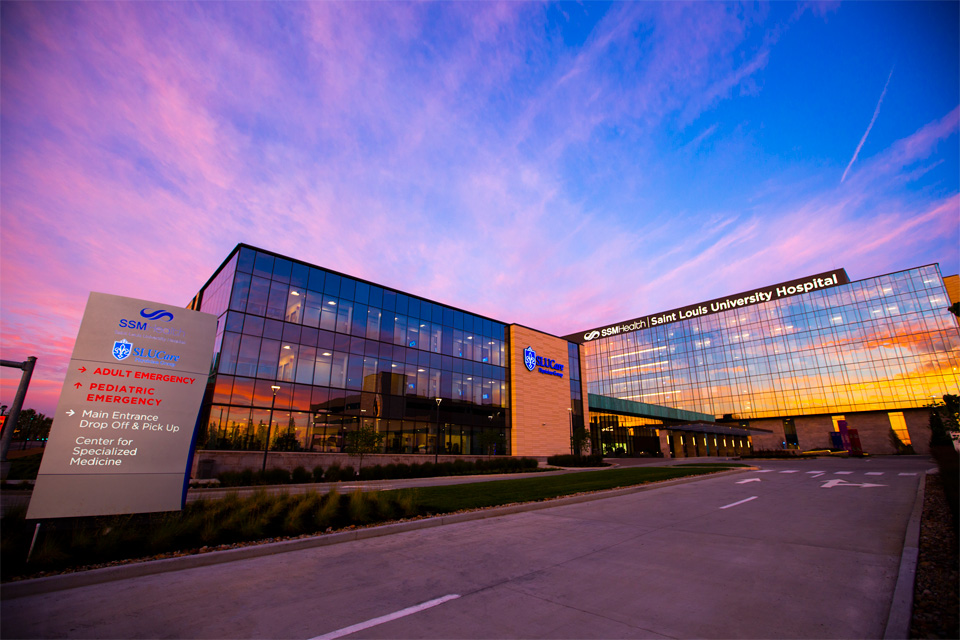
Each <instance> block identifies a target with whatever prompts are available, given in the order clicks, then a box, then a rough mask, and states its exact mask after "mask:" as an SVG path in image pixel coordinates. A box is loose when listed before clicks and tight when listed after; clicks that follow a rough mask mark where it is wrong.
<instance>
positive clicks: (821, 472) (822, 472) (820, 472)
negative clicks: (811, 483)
mask: <svg viewBox="0 0 960 640" xmlns="http://www.w3.org/2000/svg"><path fill="white" fill-rule="evenodd" d="M807 473H819V474H824V473H826V471H807Z"/></svg>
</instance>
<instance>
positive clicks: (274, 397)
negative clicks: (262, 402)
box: [260, 384, 280, 476]
mask: <svg viewBox="0 0 960 640" xmlns="http://www.w3.org/2000/svg"><path fill="white" fill-rule="evenodd" d="M270 388H271V389H273V400H271V401H270V422H268V423H267V442H266V444H264V445H263V466H262V467H261V468H260V475H261V476H262V475H263V473H264V472H265V471H266V470H267V452H268V451H270V427H272V426H273V407H274V406H275V405H276V404H277V391H280V387H278V386H277V385H275V384H274V385H270Z"/></svg>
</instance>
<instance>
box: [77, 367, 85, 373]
mask: <svg viewBox="0 0 960 640" xmlns="http://www.w3.org/2000/svg"><path fill="white" fill-rule="evenodd" d="M86 370H87V368H86V367H80V368H79V369H77V371H79V372H80V373H83V372H84V371H86Z"/></svg>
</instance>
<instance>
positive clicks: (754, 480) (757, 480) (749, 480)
mask: <svg viewBox="0 0 960 640" xmlns="http://www.w3.org/2000/svg"><path fill="white" fill-rule="evenodd" d="M748 482H760V478H747V479H746V480H741V481H739V482H738V483H737V484H747V483H748Z"/></svg>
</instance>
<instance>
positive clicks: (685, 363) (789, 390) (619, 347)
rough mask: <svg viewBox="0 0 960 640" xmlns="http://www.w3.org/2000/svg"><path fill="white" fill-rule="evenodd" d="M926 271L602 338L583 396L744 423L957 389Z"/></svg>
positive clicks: (954, 342) (934, 283) (592, 351)
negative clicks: (648, 404) (587, 391)
mask: <svg viewBox="0 0 960 640" xmlns="http://www.w3.org/2000/svg"><path fill="white" fill-rule="evenodd" d="M948 306H949V300H948V297H947V293H946V291H945V289H944V286H943V279H942V277H941V275H940V271H939V268H938V267H937V266H936V265H931V266H925V267H919V268H916V269H910V270H907V271H901V272H898V273H893V274H889V275H884V276H878V277H875V278H869V279H866V280H860V281H856V282H851V283H849V284H846V285H840V286H837V287H832V288H829V289H822V290H817V291H813V292H810V293H806V294H801V295H795V296H791V297H787V298H782V299H779V300H775V301H771V302H767V303H762V304H757V305H752V306H746V307H741V308H737V309H732V310H729V311H723V312H720V313H716V314H713V315H708V316H702V317H699V318H691V319H686V320H681V321H678V322H673V323H669V324H665V325H661V326H657V327H653V328H649V329H644V330H640V331H634V332H630V333H625V334H621V335H618V336H612V337H608V338H602V339H599V340H596V341H593V342H588V343H586V344H585V345H584V354H585V355H584V357H585V360H586V372H587V375H588V390H589V392H590V393H596V394H601V395H606V396H612V397H615V398H623V399H627V400H637V401H640V402H649V403H653V404H659V405H665V406H669V407H675V408H678V409H685V410H688V411H700V412H704V413H711V414H714V415H716V416H717V417H718V418H720V417H723V416H724V415H734V416H738V417H741V418H745V419H750V418H766V417H775V416H783V415H791V414H792V415H804V414H821V413H830V412H837V413H841V412H846V411H850V412H853V411H870V410H884V409H902V408H907V407H922V406H925V405H928V404H929V403H930V401H931V397H940V396H942V395H943V394H945V393H953V394H956V393H958V391H960V371H958V370H960V332H958V329H957V319H956V318H955V317H954V316H953V315H952V314H951V313H950V312H949V311H948V310H947V307H948Z"/></svg>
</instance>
